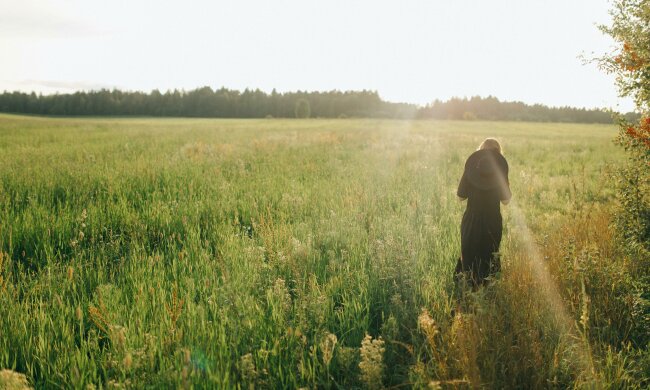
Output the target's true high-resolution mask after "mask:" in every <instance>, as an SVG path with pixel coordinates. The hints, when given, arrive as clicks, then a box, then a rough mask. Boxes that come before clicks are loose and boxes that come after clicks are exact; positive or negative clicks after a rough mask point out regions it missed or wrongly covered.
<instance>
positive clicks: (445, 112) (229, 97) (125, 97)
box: [0, 87, 634, 123]
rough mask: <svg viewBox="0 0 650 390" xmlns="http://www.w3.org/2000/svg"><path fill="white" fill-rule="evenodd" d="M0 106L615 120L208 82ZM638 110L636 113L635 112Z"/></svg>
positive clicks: (489, 102)
mask: <svg viewBox="0 0 650 390" xmlns="http://www.w3.org/2000/svg"><path fill="white" fill-rule="evenodd" d="M0 112H7V113H17V114H36V115H61V116H84V115H93V116H166V117H167V116H171V117H205V118H266V117H274V118H294V117H312V118H398V119H457V120H503V121H534V122H583V123H612V117H611V113H610V112H608V111H606V110H599V109H584V108H581V109H579V108H573V107H548V106H544V105H541V104H535V105H528V104H525V103H521V102H502V101H499V100H498V99H497V98H495V97H491V96H488V97H487V98H482V97H478V96H476V97H472V98H469V99H468V98H462V99H461V98H452V99H450V100H448V101H445V102H443V101H439V100H436V101H434V102H433V103H431V104H429V105H426V106H424V107H419V106H416V105H414V104H407V103H393V102H387V101H384V100H382V99H381V98H380V96H379V94H378V93H377V92H376V91H367V90H363V91H337V90H334V91H326V92H317V91H316V92H303V91H296V92H285V93H278V92H277V91H276V90H275V89H274V90H273V91H272V92H271V93H270V94H269V93H266V92H263V91H261V90H259V89H255V90H252V89H245V90H244V91H243V92H241V91H238V90H233V89H226V88H221V89H217V90H213V89H212V88H210V87H202V88H197V89H194V90H191V91H179V90H173V91H172V90H170V91H167V92H165V93H161V92H160V91H158V90H153V91H151V92H150V93H144V92H138V91H135V92H125V91H120V90H117V89H114V90H107V89H102V90H99V91H87V92H86V91H84V92H75V93H72V94H55V95H37V94H36V93H34V92H32V93H24V92H7V91H5V92H4V93H2V94H0ZM633 116H634V115H633V114H632V117H633Z"/></svg>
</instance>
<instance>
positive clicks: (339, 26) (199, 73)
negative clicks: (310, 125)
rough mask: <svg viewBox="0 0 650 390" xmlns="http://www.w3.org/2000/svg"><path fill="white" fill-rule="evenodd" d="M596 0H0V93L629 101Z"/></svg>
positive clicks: (625, 105) (604, 7) (623, 104)
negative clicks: (613, 66)
mask: <svg viewBox="0 0 650 390" xmlns="http://www.w3.org/2000/svg"><path fill="white" fill-rule="evenodd" d="M609 8H610V4H609V3H608V1H607V0H518V1H517V0H491V1H480V0H453V1H452V0H444V1H443V0H436V1H433V0H430V1H425V0H400V1H380V0H375V1H367V0H327V1H315V0H274V1H271V0H256V1H255V0H237V1H190V0H187V1H166V0H158V1H142V0H131V1H121V0H115V1H100V0H53V1H35V0H20V1H10V0H0V53H1V54H0V55H1V56H2V58H1V60H0V91H2V90H22V91H36V92H42V93H54V92H60V93H66V92H73V91H76V90H88V89H99V88H114V87H116V88H120V89H125V90H143V91H150V90H151V89H160V90H161V91H165V90H167V89H174V88H178V89H186V90H189V89H193V88H197V87H201V86H206V85H207V86H210V87H212V88H220V87H221V86H225V87H227V88H234V89H241V90H243V89H244V88H260V89H262V90H264V91H267V92H270V91H271V90H272V89H273V88H276V89H277V90H278V91H281V92H283V91H294V90H332V89H339V90H360V89H370V90H376V91H378V92H379V94H380V95H381V96H382V98H384V99H386V100H390V101H399V102H409V103H417V104H426V103H428V102H431V101H433V100H434V99H443V100H446V99H448V98H450V97H453V96H458V97H463V96H467V97H469V96H475V95H481V96H488V95H493V96H496V97H498V98H499V99H501V100H516V101H523V102H526V103H542V104H547V105H551V106H564V105H569V106H575V107H607V108H613V109H615V110H619V111H629V110H632V109H633V104H632V103H631V100H630V99H620V98H618V97H617V91H616V88H615V85H614V78H613V76H611V75H607V74H605V73H604V72H602V71H600V70H599V69H598V68H597V66H596V65H595V64H593V63H592V64H587V65H584V64H583V61H582V60H581V59H580V58H579V56H580V55H584V56H586V57H588V58H589V57H594V56H597V55H600V54H603V53H605V52H608V51H611V50H612V49H613V46H612V45H613V42H612V41H611V40H610V39H609V38H608V37H606V36H605V35H603V34H602V33H601V32H600V31H599V30H598V29H597V27H596V25H597V24H602V23H605V24H606V23H608V22H609V20H610V17H609V15H608V9H609Z"/></svg>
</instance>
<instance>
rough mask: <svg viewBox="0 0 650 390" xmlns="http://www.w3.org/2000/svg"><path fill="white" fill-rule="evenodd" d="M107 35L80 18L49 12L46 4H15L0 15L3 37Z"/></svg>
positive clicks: (0, 32) (0, 33) (54, 10)
mask: <svg viewBox="0 0 650 390" xmlns="http://www.w3.org/2000/svg"><path fill="white" fill-rule="evenodd" d="M107 32H108V31H104V30H102V29H100V28H98V27H97V26H94V25H92V24H91V23H88V22H87V21H84V20H82V19H81V18H74V17H72V16H71V15H64V14H62V13H61V12H60V11H59V10H56V9H48V8H46V7H45V5H44V4H39V5H38V6H35V5H34V4H33V3H30V2H26V3H24V4H21V3H17V4H12V5H8V6H6V9H3V10H2V13H0V36H2V37H3V38H7V37H24V38H26V37H31V38H33V37H37V38H71V37H85V36H89V35H90V36H95V35H103V34H106V33H107Z"/></svg>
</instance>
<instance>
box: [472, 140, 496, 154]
mask: <svg viewBox="0 0 650 390" xmlns="http://www.w3.org/2000/svg"><path fill="white" fill-rule="evenodd" d="M485 149H493V150H496V151H497V152H499V153H501V154H503V151H502V150H501V145H499V141H497V140H496V139H494V138H486V139H485V141H483V142H481V145H479V147H478V149H476V150H485Z"/></svg>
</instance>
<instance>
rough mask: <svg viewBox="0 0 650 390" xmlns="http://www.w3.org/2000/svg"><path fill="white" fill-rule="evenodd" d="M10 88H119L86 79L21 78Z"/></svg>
mask: <svg viewBox="0 0 650 390" xmlns="http://www.w3.org/2000/svg"><path fill="white" fill-rule="evenodd" d="M9 84H11V85H9V89H10V90H14V89H17V90H21V91H29V92H31V91H36V92H46V93H48V92H49V93H52V92H66V93H67V92H74V91H90V90H99V89H113V88H119V87H118V86H115V85H108V84H102V83H93V82H87V81H60V80H21V81H18V82H15V83H9ZM5 89H6V88H5Z"/></svg>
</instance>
